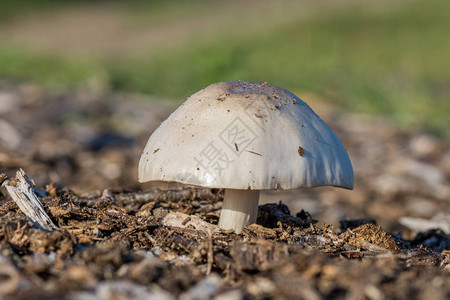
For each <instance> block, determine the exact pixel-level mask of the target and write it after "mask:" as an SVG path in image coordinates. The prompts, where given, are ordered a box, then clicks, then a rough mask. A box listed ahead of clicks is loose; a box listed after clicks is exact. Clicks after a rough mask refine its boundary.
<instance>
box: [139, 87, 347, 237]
mask: <svg viewBox="0 0 450 300" xmlns="http://www.w3.org/2000/svg"><path fill="white" fill-rule="evenodd" d="M156 180H157V181H160V180H162V181H175V182H179V183H183V184H190V185H196V186H203V187H210V188H224V189H225V197H224V203H223V208H222V212H221V216H220V221H219V226H220V227H221V228H224V229H234V230H235V231H236V232H237V233H240V232H242V230H243V228H244V227H245V226H247V225H249V224H251V223H254V222H255V221H256V215H257V210H258V197H259V191H260V190H271V189H298V188H305V187H314V186H324V185H332V186H337V187H343V188H348V189H352V188H353V169H352V165H351V162H350V158H349V157H348V154H347V152H346V150H345V149H344V147H343V146H342V144H341V142H340V141H339V139H338V138H337V137H336V135H335V134H334V133H333V132H332V131H331V130H330V128H329V127H328V126H327V125H326V124H325V123H324V122H323V121H322V120H321V119H320V117H319V116H317V115H316V114H315V113H314V111H313V110H312V109H311V108H310V107H309V106H308V105H307V104H306V103H305V102H303V101H302V100H300V99H299V98H298V97H296V96H295V95H294V94H292V93H290V92H289V91H287V90H284V89H281V88H278V87H275V86H272V85H270V84H267V83H256V82H250V81H230V82H220V83H216V84H212V85H210V86H208V87H207V88H205V89H202V90H201V91H199V92H197V93H195V94H194V95H192V96H191V97H190V98H189V99H188V100H187V101H186V102H184V103H183V104H182V105H181V106H180V107H179V108H178V109H177V110H176V111H175V112H174V113H172V114H171V115H170V117H169V118H168V119H167V120H165V121H164V122H163V123H162V124H161V126H160V127H159V128H158V129H157V130H156V131H155V132H154V133H153V134H152V136H151V137H150V139H149V140H148V142H147V145H146V147H145V149H144V152H143V154H142V156H141V159H140V162H139V181H140V182H147V181H156Z"/></svg>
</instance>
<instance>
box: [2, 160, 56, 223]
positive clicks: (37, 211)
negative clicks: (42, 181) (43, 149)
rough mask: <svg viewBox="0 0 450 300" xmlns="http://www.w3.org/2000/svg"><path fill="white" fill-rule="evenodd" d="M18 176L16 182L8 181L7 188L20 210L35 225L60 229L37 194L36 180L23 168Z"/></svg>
mask: <svg viewBox="0 0 450 300" xmlns="http://www.w3.org/2000/svg"><path fill="white" fill-rule="evenodd" d="M16 177H17V182H16V184H15V185H12V184H11V182H9V183H7V184H6V190H7V191H8V193H9V195H10V196H11V198H12V199H13V200H14V202H16V204H17V205H18V206H19V208H20V210H21V211H22V212H23V213H24V214H25V215H26V216H27V217H28V218H29V219H30V221H31V222H32V223H33V225H34V226H36V227H38V228H40V229H43V230H47V231H53V230H54V229H58V227H57V226H56V225H55V224H53V222H52V220H51V219H50V217H49V216H48V215H47V213H46V212H45V210H44V207H43V206H42V204H41V202H40V201H39V199H38V197H37V196H36V193H35V189H36V187H35V185H34V182H33V181H32V180H31V179H30V178H29V177H28V176H27V175H26V174H25V172H24V171H23V170H22V169H20V170H19V171H17V174H16Z"/></svg>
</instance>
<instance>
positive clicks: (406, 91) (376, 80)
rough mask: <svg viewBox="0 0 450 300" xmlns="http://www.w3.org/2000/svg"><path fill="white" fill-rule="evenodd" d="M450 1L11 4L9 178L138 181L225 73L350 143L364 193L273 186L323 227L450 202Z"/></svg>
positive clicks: (1, 78) (2, 92)
mask: <svg viewBox="0 0 450 300" xmlns="http://www.w3.org/2000/svg"><path fill="white" fill-rule="evenodd" d="M449 28H450V2H448V1H440V0H427V1H425V0H399V1H387V0H379V1H364V0H340V1H333V0H321V1H292V0H279V1H270V0H258V1H256V0H246V1H217V0H216V1H213V0H201V1H200V0H192V1H181V0H173V1H162V0H161V1H156V0H155V1H137V0H133V1H92V0H91V1H83V0H78V1H70V0H61V1H44V0H42V1H31V0H16V1H5V0H0V171H1V172H6V173H7V174H8V175H9V176H13V175H14V173H15V170H17V168H19V167H21V168H24V169H25V171H27V172H28V173H29V174H30V175H31V176H32V177H33V178H34V179H35V180H36V182H37V183H38V184H41V185H46V184H49V183H51V182H53V183H55V184H58V185H60V186H69V187H71V188H73V189H74V190H75V191H77V192H80V193H82V192H86V191H89V190H92V189H102V188H106V187H110V188H119V187H125V188H141V185H139V184H137V182H136V167H137V161H138V159H139V155H140V151H142V149H143V147H144V145H145V142H146V140H147V138H148V137H149V135H150V133H151V132H152V130H154V129H155V128H156V126H157V125H158V124H159V122H161V121H162V120H163V119H165V118H166V117H167V116H168V114H170V112H171V111H173V110H174V109H175V108H176V107H177V106H178V105H179V104H180V103H182V101H184V100H185V99H186V98H187V97H188V96H189V95H190V94H192V93H193V92H195V91H197V90H199V89H201V88H203V87H205V86H207V85H209V84H211V83H214V82H218V81H227V80H238V79H239V80H252V81H267V82H268V83H271V84H273V85H276V86H280V87H283V88H286V89H288V90H290V91H292V92H294V93H295V94H296V95H298V96H299V97H300V98H302V99H303V100H305V101H306V102H307V103H308V104H310V106H312V107H313V108H314V109H315V110H316V111H317V112H318V113H319V115H320V116H321V117H322V118H323V119H324V120H325V121H326V122H327V123H328V124H329V125H330V127H331V128H332V129H333V130H334V131H335V132H336V134H337V135H338V137H339V138H340V139H341V140H342V142H343V143H344V145H345V146H346V147H347V148H348V150H349V153H350V157H351V158H352V161H353V165H354V168H355V173H356V186H355V190H354V191H344V190H339V189H328V188H323V189H313V190H311V191H302V192H301V194H300V193H299V192H298V191H294V192H280V191H277V192H276V193H275V192H270V193H266V194H265V195H264V198H263V201H272V202H273V201H278V200H283V201H285V202H287V203H288V204H289V206H290V207H291V210H293V211H292V212H293V213H295V212H297V211H299V210H300V209H302V208H305V209H306V210H308V211H309V212H311V214H312V215H313V217H316V218H318V219H319V220H320V221H321V222H326V223H330V224H334V225H336V224H337V221H338V220H340V219H344V218H365V217H371V218H376V219H377V221H379V222H380V223H381V224H382V225H384V226H386V227H387V228H388V229H397V228H398V226H399V219H400V218H401V217H404V216H412V217H418V218H419V217H421V218H427V219H431V218H433V217H434V216H435V215H437V214H438V213H439V212H442V211H444V212H447V219H448V211H449V205H450V204H449V202H448V200H449V198H450V196H449V195H450V192H449V188H448V185H449V184H448V183H449V178H450V151H449V143H448V141H449V139H450V129H449V128H450V100H449V98H450V84H449V83H450V51H449V49H450V39H449V38H448V36H449Z"/></svg>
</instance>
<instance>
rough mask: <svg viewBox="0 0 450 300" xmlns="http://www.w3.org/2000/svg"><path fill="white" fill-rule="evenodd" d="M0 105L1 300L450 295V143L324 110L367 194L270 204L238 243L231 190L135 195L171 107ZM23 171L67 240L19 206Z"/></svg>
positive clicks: (40, 94) (85, 101)
mask: <svg viewBox="0 0 450 300" xmlns="http://www.w3.org/2000/svg"><path fill="white" fill-rule="evenodd" d="M0 97H1V99H2V101H0V116H1V119H0V128H1V130H0V173H4V174H5V175H0V181H1V182H2V183H3V185H2V188H1V189H0V191H1V193H0V298H5V299H32V298H42V299H66V298H67V299H141V298H151V297H153V298H154V299H176V298H178V299H330V298H333V299H334V298H336V299H449V298H450V284H449V283H450V274H449V272H450V265H449V263H450V252H449V249H450V236H449V234H448V233H449V232H448V231H446V227H445V226H448V223H446V222H448V217H447V219H446V216H448V214H449V202H448V199H450V197H449V195H450V193H449V189H448V186H449V185H448V183H449V178H450V148H449V145H448V144H447V143H446V142H445V141H441V140H438V139H437V138H434V137H432V136H429V135H426V134H420V133H417V132H409V131H404V130H400V129H398V128H396V127H395V126H393V125H391V124H389V123H387V122H385V121H378V120H371V119H368V118H366V117H361V116H357V115H353V114H349V113H346V112H342V111H340V110H339V109H336V108H333V107H329V106H324V105H317V104H315V105H313V108H314V109H315V110H316V111H317V112H318V113H319V115H321V117H322V118H323V119H324V120H325V121H326V122H327V123H328V124H329V125H330V127H331V128H332V129H333V131H334V132H335V133H336V134H337V136H338V137H339V138H340V139H341V140H342V141H343V144H344V145H345V146H346V147H347V149H348V152H349V154H350V157H351V158H352V162H353V165H354V168H355V174H356V179H357V181H356V185H355V190H354V191H344V190H340V189H336V188H323V189H312V190H305V191H284V192H283V191H273V192H266V193H262V201H261V202H262V203H261V205H260V207H259V211H258V219H257V223H256V224H252V225H250V226H248V227H247V228H245V229H244V232H243V233H242V234H235V233H234V232H231V231H224V230H220V229H219V228H218V227H217V222H218V218H219V214H220V209H221V205H222V198H223V190H210V189H201V188H191V187H183V188H180V187H178V186H173V185H168V186H165V187H166V188H169V189H161V187H162V186H161V185H160V186H159V188H155V187H154V186H147V185H144V186H142V185H139V184H138V183H137V182H136V175H135V174H136V168H137V161H138V159H139V155H140V151H142V148H143V146H144V144H145V142H146V139H147V138H148V136H149V134H150V133H151V131H152V130H153V129H154V128H155V127H156V126H157V125H158V124H159V122H160V121H161V120H163V119H164V118H165V117H166V116H167V115H168V114H169V113H170V112H171V111H172V110H173V109H174V107H175V105H174V104H173V103H166V102H161V101H153V100H152V99H143V97H141V96H135V95H125V94H92V93H86V92H83V91H81V92H80V91H72V92H64V93H48V92H44V91H42V90H41V89H40V88H39V87H36V86H32V85H20V86H12V85H8V84H6V83H1V84H0ZM19 168H22V169H24V170H25V171H26V172H27V174H28V175H29V176H30V177H31V178H32V179H33V180H34V181H35V182H36V186H37V192H36V193H37V194H38V198H39V200H40V201H41V202H42V204H43V205H44V208H45V211H46V212H47V214H48V215H49V216H50V218H51V219H52V221H53V223H54V224H55V225H56V226H57V227H58V229H56V230H52V231H47V230H43V229H41V228H39V226H36V225H33V224H32V223H31V222H30V221H29V220H28V219H27V217H26V216H25V215H24V214H23V213H22V212H21V210H20V209H19V207H18V206H17V204H16V203H15V202H14V201H13V200H12V199H11V198H10V196H9V195H8V193H7V191H6V189H5V185H6V184H14V180H15V179H14V176H15V172H16V171H17V170H18V169H19ZM280 200H281V201H280ZM269 202H270V203H269ZM437 216H443V217H441V218H437ZM404 217H408V218H410V219H411V218H412V220H421V222H416V223H413V224H415V225H414V226H416V227H414V226H413V227H411V226H410V225H408V226H409V227H407V226H406V225H402V224H407V223H405V222H403V221H402V220H403V219H402V218H404ZM446 220H447V221H446ZM408 224H409V223H408ZM421 224H426V225H427V226H428V225H429V224H433V225H432V226H431V228H428V229H425V228H427V227H420V226H422V225H421ZM417 226H418V227H417ZM417 228H419V229H417ZM420 228H423V230H420Z"/></svg>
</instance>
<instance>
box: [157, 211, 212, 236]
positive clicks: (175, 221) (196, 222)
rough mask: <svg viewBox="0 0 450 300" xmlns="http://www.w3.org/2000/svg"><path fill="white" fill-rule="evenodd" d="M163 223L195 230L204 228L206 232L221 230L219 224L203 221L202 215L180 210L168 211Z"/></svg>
mask: <svg viewBox="0 0 450 300" xmlns="http://www.w3.org/2000/svg"><path fill="white" fill-rule="evenodd" d="M161 223H162V224H164V225H165V226H169V227H178V228H192V229H195V230H203V231H206V232H219V231H220V229H219V227H218V226H217V225H214V224H210V223H208V222H206V221H203V220H202V219H201V218H200V217H197V216H194V215H186V214H183V213H180V212H173V213H168V214H167V215H166V216H165V217H164V218H163V219H162V220H161Z"/></svg>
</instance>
